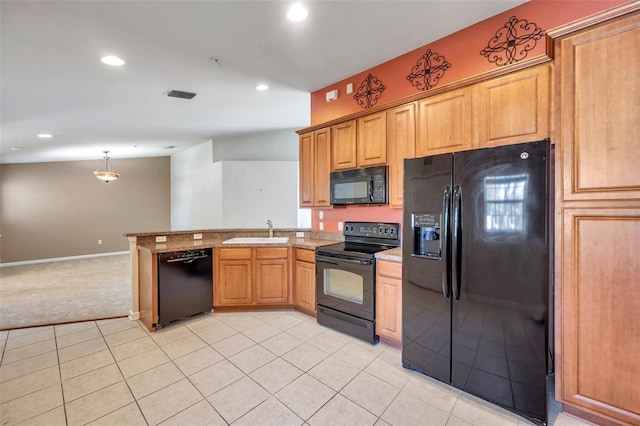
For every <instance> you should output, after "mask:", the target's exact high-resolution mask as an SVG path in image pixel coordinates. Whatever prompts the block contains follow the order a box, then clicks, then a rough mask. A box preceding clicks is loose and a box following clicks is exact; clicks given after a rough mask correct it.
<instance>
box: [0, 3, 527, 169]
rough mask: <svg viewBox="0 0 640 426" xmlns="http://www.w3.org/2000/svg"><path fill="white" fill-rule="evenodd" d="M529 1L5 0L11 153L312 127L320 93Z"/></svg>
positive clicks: (116, 147) (145, 150)
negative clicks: (290, 14)
mask: <svg viewBox="0 0 640 426" xmlns="http://www.w3.org/2000/svg"><path fill="white" fill-rule="evenodd" d="M523 2H524V1H522V0H505V1H482V0H466V1H449V0H446V1H426V0H424V1H305V2H304V3H305V5H306V7H307V9H309V18H308V19H307V20H306V21H303V22H298V23H295V22H290V21H288V20H287V19H286V17H285V15H286V11H287V8H288V7H289V6H290V5H291V3H292V2H285V1H266V0H263V1H239V0H236V1H212V0H203V1H161V0H151V1H137V0H130V1H111V0H103V1H100V0H98V1H90V0H85V1H78V0H75V1H27V0H17V1H11V0H2V2H1V3H0V19H1V28H0V36H1V42H0V49H1V58H0V59H1V63H0V71H1V75H0V83H1V86H0V90H1V92H0V96H1V109H0V115H1V126H2V127H1V129H0V137H1V140H0V142H1V147H0V148H1V150H0V155H1V158H0V162H2V163H22V162H41V161H64V160H79V159H99V158H101V157H102V151H103V150H110V151H111V156H112V157H113V158H114V159H115V158H125V157H127V158H128V157H147V156H163V155H170V154H171V153H174V152H177V151H179V150H181V149H185V148H187V147H189V146H192V145H195V144H198V143H201V142H204V141H206V140H209V139H212V138H213V139H214V140H215V139H216V138H220V137H225V136H230V135H238V134H248V133H255V132H263V131H269V130H276V129H298V128H302V127H306V126H308V125H309V124H310V123H309V116H310V96H309V94H310V92H312V91H315V90H318V89H321V88H322V87H325V86H327V85H329V84H332V83H334V82H336V81H339V80H342V79H344V78H346V77H349V76H350V75H353V74H356V73H358V72H361V71H364V70H366V69H368V68H371V67H373V66H375V65H377V64H380V63H382V62H385V61H387V60H389V59H392V58H394V57H397V56H399V55H401V54H403V53H405V52H408V51H410V50H413V49H416V48H418V47H420V46H422V45H425V44H427V43H429V42H431V41H434V40H437V39H439V38H441V37H443V36H445V35H447V34H451V33H453V32H455V31H457V30H459V29H462V28H464V27H467V26H469V25H471V24H473V23H475V22H478V21H480V20H483V19H486V18H488V17H490V16H493V15H496V14H498V13H500V12H502V11H504V10H507V9H510V8H512V7H515V6H517V5H518V4H521V3H523ZM105 54H114V55H117V56H119V57H121V58H123V59H124V60H125V61H126V64H125V65H124V66H123V67H119V68H116V67H108V66H106V65H103V64H102V63H101V62H100V60H99V58H100V57H101V56H103V55H105ZM212 58H218V59H219V61H218V62H216V61H213V60H212ZM262 82H264V83H267V84H269V86H270V89H269V90H268V91H266V92H257V91H256V90H255V86H256V84H258V83H262ZM169 89H176V90H184V91H190V92H196V93H197V94H198V95H197V96H196V97H195V98H193V99H192V100H190V101H188V100H184V99H176V98H169V97H167V96H164V94H165V92H166V91H167V90H169ZM38 133H52V134H53V135H54V137H53V138H52V139H47V140H44V139H38V138H37V137H36V134H38ZM165 146H175V147H176V148H174V149H172V150H167V149H163V147H165ZM12 147H22V148H23V149H22V150H12Z"/></svg>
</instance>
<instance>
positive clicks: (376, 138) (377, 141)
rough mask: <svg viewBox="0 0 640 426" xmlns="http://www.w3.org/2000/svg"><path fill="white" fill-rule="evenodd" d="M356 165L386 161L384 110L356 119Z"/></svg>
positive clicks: (368, 164) (362, 165)
mask: <svg viewBox="0 0 640 426" xmlns="http://www.w3.org/2000/svg"><path fill="white" fill-rule="evenodd" d="M357 123H358V125H357V132H356V140H357V144H356V145H357V149H356V151H357V156H358V157H357V158H358V160H357V162H356V163H357V166H358V167H365V166H377V165H381V164H386V163H387V115H386V112H385V111H382V112H379V113H376V114H371V115H366V116H364V117H360V118H358V121H357Z"/></svg>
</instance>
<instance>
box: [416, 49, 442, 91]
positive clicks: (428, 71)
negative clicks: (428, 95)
mask: <svg viewBox="0 0 640 426" xmlns="http://www.w3.org/2000/svg"><path fill="white" fill-rule="evenodd" d="M449 68H451V64H450V63H449V62H447V60H446V59H445V58H444V56H442V55H439V54H437V53H435V52H432V51H431V49H429V50H427V52H426V53H425V54H424V55H422V56H421V57H420V59H418V62H416V64H415V65H414V67H413V68H411V73H410V74H409V75H408V76H407V80H409V82H410V83H411V85H412V86H415V87H416V88H417V89H418V90H427V89H431V88H432V87H434V86H435V85H436V84H438V82H439V81H440V79H441V78H442V76H443V75H444V73H445V71H446V70H448V69H449Z"/></svg>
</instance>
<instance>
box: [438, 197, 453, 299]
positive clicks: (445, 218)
mask: <svg viewBox="0 0 640 426" xmlns="http://www.w3.org/2000/svg"><path fill="white" fill-rule="evenodd" d="M450 205H451V185H447V186H445V187H444V195H443V196H442V213H443V214H442V238H441V239H440V241H441V243H442V247H441V248H440V250H442V265H443V266H442V294H443V295H444V297H445V298H447V299H448V298H449V296H450V295H451V281H450V280H449V268H448V267H447V265H448V263H449V206H450Z"/></svg>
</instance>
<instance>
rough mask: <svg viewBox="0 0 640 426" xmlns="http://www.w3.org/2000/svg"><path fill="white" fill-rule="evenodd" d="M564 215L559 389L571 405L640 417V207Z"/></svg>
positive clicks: (637, 421) (629, 420)
mask: <svg viewBox="0 0 640 426" xmlns="http://www.w3.org/2000/svg"><path fill="white" fill-rule="evenodd" d="M562 216H563V219H562V222H563V223H562V229H563V230H564V236H563V238H562V240H561V244H562V250H561V252H560V253H562V255H561V258H560V264H561V268H560V274H561V276H560V277H559V278H560V280H559V284H560V288H559V289H557V290H556V291H557V292H558V294H559V296H558V298H557V301H556V321H557V322H558V323H559V324H560V327H559V329H558V330H557V331H556V337H557V338H558V339H559V341H558V343H559V345H556V350H557V349H558V347H560V348H561V350H562V352H561V353H560V354H559V355H560V356H559V357H557V358H558V361H559V362H557V370H558V372H559V375H560V381H559V382H560V383H559V385H560V387H559V388H560V392H559V393H557V394H556V395H557V396H558V397H559V398H560V399H561V400H562V402H564V403H565V409H566V407H567V403H569V404H571V405H574V406H576V407H581V408H585V409H587V410H589V411H591V412H594V413H598V414H603V415H605V416H607V417H609V418H614V419H616V420H618V421H622V422H624V424H633V425H640V385H639V383H638V381H639V380H640V302H639V301H638V300H639V299H638V295H640V281H639V280H638V277H640V253H639V250H638V247H639V246H638V244H639V242H640V209H597V208H566V209H563V214H562ZM558 333H559V334H558ZM569 411H570V409H569Z"/></svg>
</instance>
